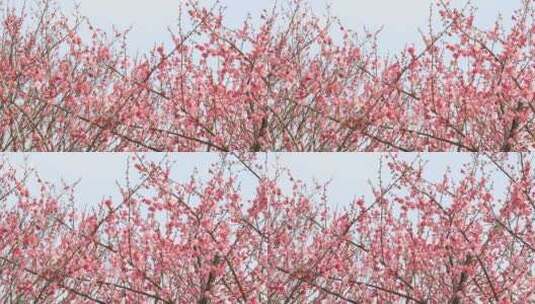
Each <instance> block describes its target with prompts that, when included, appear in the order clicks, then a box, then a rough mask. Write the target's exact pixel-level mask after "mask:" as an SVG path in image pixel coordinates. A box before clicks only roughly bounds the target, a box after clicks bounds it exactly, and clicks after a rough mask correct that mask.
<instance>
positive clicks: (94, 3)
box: [58, 0, 521, 53]
mask: <svg viewBox="0 0 535 304" xmlns="http://www.w3.org/2000/svg"><path fill="white" fill-rule="evenodd" d="M58 1H59V2H60V3H61V5H62V6H63V7H65V11H67V12H68V11H69V10H70V9H71V8H72V6H73V5H72V4H73V3H74V2H75V0H58ZM76 2H78V3H80V5H81V6H80V7H81V12H82V14H84V15H86V16H88V17H90V18H91V20H93V22H94V24H95V25H97V26H99V27H102V28H104V29H110V28H111V26H112V25H115V26H118V27H119V28H123V29H124V28H127V27H129V26H132V27H133V30H132V32H131V35H130V46H129V47H130V49H129V50H130V51H131V52H133V53H134V52H136V51H144V50H146V49H148V48H150V47H151V46H153V45H154V44H155V43H157V42H162V41H169V39H168V34H167V31H166V28H167V27H168V26H173V25H174V24H176V20H177V16H178V10H177V7H178V5H177V3H179V0H77V1H76ZM201 2H204V3H212V0H202V1H201ZM279 2H280V1H279ZM310 2H311V3H312V5H313V7H314V9H315V10H316V12H318V13H320V14H321V13H322V11H323V10H324V8H325V5H326V4H327V3H332V12H333V13H334V15H336V16H339V17H340V18H341V19H342V21H343V22H344V24H346V25H347V26H348V27H350V28H352V29H356V30H360V29H362V28H363V27H364V26H366V27H368V28H370V29H378V28H379V27H381V26H384V30H383V34H382V36H381V37H382V38H381V46H382V49H383V51H390V52H395V51H396V50H399V49H400V48H402V47H403V46H404V45H405V44H406V43H407V42H414V41H418V38H419V35H418V31H417V29H418V28H423V29H426V24H427V20H428V16H429V7H430V5H431V4H432V3H433V2H434V1H432V0H403V1H400V0H333V1H327V0H311V1H310ZM452 2H454V3H456V5H459V6H462V5H463V4H464V3H466V1H465V0H453V1H452ZM221 3H223V4H224V5H225V6H226V7H227V15H226V17H227V19H226V21H227V23H228V24H231V25H232V24H233V25H236V24H239V23H240V21H241V20H243V18H244V17H245V16H246V15H247V13H251V14H252V16H258V14H259V12H260V11H261V9H263V8H269V7H270V6H272V4H273V3H274V0H252V1H246V0H222V1H221ZM472 3H473V4H474V5H475V6H476V7H478V19H477V20H476V22H477V23H478V24H480V25H487V26H488V25H490V24H492V23H493V22H494V21H495V20H496V18H497V17H498V15H499V14H500V13H501V14H503V16H505V17H507V18H509V17H510V15H511V13H512V12H513V10H515V9H517V8H518V7H519V5H520V3H521V0H473V1H472Z"/></svg>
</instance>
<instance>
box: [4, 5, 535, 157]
mask: <svg viewBox="0 0 535 304" xmlns="http://www.w3.org/2000/svg"><path fill="white" fill-rule="evenodd" d="M518 2H519V3H520V6H519V9H518V10H517V11H516V12H515V13H514V15H513V16H510V18H511V24H512V25H511V26H510V27H504V26H502V25H501V22H496V24H495V25H494V26H492V27H490V28H479V27H477V26H476V24H477V14H476V10H475V8H472V7H470V6H466V7H464V8H457V7H455V6H453V5H451V4H449V2H448V1H445V0H439V1H437V2H436V4H435V5H434V11H435V12H438V16H437V17H438V18H440V20H441V21H442V26H440V28H434V27H433V26H431V24H432V22H431V21H430V22H429V24H430V25H429V30H428V31H426V32H422V33H421V36H422V41H423V43H422V45H423V46H422V47H416V46H415V45H418V43H416V42H407V47H406V48H405V49H404V50H403V51H402V52H400V53H399V54H393V55H390V56H386V55H381V52H380V49H381V48H380V46H379V45H378V43H377V39H376V37H377V34H378V33H373V32H369V33H368V32H364V33H356V32H353V31H351V30H349V29H347V28H345V27H344V26H343V24H341V22H339V21H338V20H337V19H336V16H332V15H327V17H325V18H323V17H319V16H318V15H316V14H315V13H314V12H313V11H312V10H311V9H310V8H309V6H308V5H307V2H306V1H305V0H292V1H286V2H285V3H284V4H283V5H275V6H274V7H273V8H272V9H270V10H265V11H263V12H262V13H261V14H260V16H258V17H250V18H248V19H246V20H244V21H243V23H242V25H240V26H237V27H229V26H227V25H226V24H227V22H226V19H225V11H224V9H223V8H222V7H221V6H220V5H218V4H217V3H216V4H215V5H214V6H213V7H204V6H203V5H201V4H199V3H198V1H195V0H186V1H181V2H180V6H179V8H180V9H179V11H178V14H179V16H180V18H179V19H180V22H179V24H178V25H176V26H175V27H172V28H170V30H169V31H170V38H171V43H170V45H171V47H167V48H166V47H164V46H163V44H161V45H160V44H159V45H157V46H156V47H154V48H153V49H152V50H150V51H149V52H147V53H146V54H143V55H141V56H139V57H136V58H132V57H130V56H128V54H127V52H126V51H125V49H126V44H127V40H126V38H125V36H126V33H125V32H114V33H107V34H106V33H104V32H103V31H100V30H97V29H95V28H94V27H92V26H87V25H85V24H86V23H88V22H86V21H87V20H86V19H85V18H83V17H81V16H79V15H76V16H75V17H67V16H65V15H64V14H62V13H61V10H60V9H59V8H58V6H57V5H56V4H55V3H54V1H53V0H35V1H31V2H29V3H30V4H29V5H27V6H25V7H24V8H23V9H14V8H12V7H9V6H3V9H2V24H1V26H0V28H1V30H0V71H1V73H0V113H1V114H2V115H1V116H0V150H6V151H149V150H153V151H202V150H205V151H206V150H208V151H242V152H243V151H523V150H532V149H533V148H534V142H535V140H534V134H533V132H534V131H533V130H534V126H533V117H534V114H535V112H534V105H533V103H534V98H535V94H534V93H535V91H534V76H533V75H535V71H534V69H535V65H534V61H533V58H535V56H534V47H533V46H534V45H535V44H534V43H533V35H534V33H535V25H534V22H533V20H534V3H535V2H534V1H533V0H522V1H518ZM435 14H436V13H435ZM433 24H434V23H433ZM84 28H88V31H89V33H90V34H89V35H83V34H82V32H83V30H82V29H84ZM85 36H89V37H85Z"/></svg>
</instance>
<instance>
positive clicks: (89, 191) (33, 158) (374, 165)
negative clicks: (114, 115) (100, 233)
mask: <svg viewBox="0 0 535 304" xmlns="http://www.w3.org/2000/svg"><path fill="white" fill-rule="evenodd" d="M4 155H5V156H6V157H7V159H8V161H9V162H10V163H12V164H15V165H17V166H22V165H23V164H24V163H25V159H26V158H27V161H28V164H29V165H30V166H31V167H34V168H35V169H37V172H39V174H40V176H41V177H42V178H43V179H44V180H47V181H50V182H53V183H59V182H60V181H61V180H62V179H63V180H65V181H66V182H74V181H76V180H78V179H81V182H80V183H79V185H78V188H77V190H78V191H77V192H76V194H77V199H78V202H79V203H80V204H81V205H84V206H90V205H93V204H94V203H95V202H98V201H100V200H101V199H103V198H106V197H108V196H109V195H111V196H112V197H113V198H118V197H119V196H118V192H117V186H116V182H119V183H120V184H124V177H125V172H126V171H125V170H126V164H127V158H128V157H129V155H131V154H128V153H30V154H23V153H6V154H4ZM146 155H147V157H148V158H149V159H152V160H160V159H161V158H162V157H164V156H165V154H158V153H149V154H146ZM380 156H381V154H379V153H270V154H268V155H267V159H268V163H270V164H271V165H274V164H275V162H277V161H278V162H279V163H280V164H281V165H283V166H287V167H288V168H289V169H290V170H291V171H292V173H293V174H294V177H296V178H300V179H302V180H304V181H307V182H312V181H313V180H317V181H319V182H326V181H329V180H331V181H332V182H331V184H330V187H329V198H330V203H331V204H332V205H334V206H344V205H347V204H348V203H349V202H350V201H352V200H353V199H354V198H356V197H360V196H366V197H367V196H369V195H370V188H369V186H368V181H372V182H373V183H376V182H377V174H378V168H379V160H380ZM401 156H402V157H403V158H406V159H413V158H414V157H415V156H416V154H401ZM265 157H266V155H265V154H262V155H260V158H261V159H264V158H265ZM167 158H168V160H170V161H172V162H173V163H174V167H173V168H174V170H173V172H172V174H173V175H172V176H173V178H174V179H175V180H184V181H185V180H187V179H188V178H189V177H190V176H191V174H192V172H193V170H194V168H197V169H198V170H199V173H200V174H201V176H206V172H207V169H208V167H209V165H210V164H212V163H214V162H216V161H218V160H219V155H218V154H217V153H171V154H168V155H167ZM423 159H424V160H426V161H428V162H429V163H428V166H427V170H426V171H425V173H426V177H428V178H431V179H439V178H441V177H442V175H443V173H444V172H445V170H446V169H447V168H448V167H451V168H452V169H453V172H456V171H457V170H458V169H459V168H460V167H461V165H462V164H463V163H465V162H467V161H470V160H471V155H470V154H462V153H428V154H423ZM240 177H241V178H240V182H241V183H242V190H243V191H244V193H245V195H246V196H247V195H252V194H253V193H254V190H255V185H256V179H255V178H254V177H253V176H252V175H251V174H249V173H243V174H241V175H240Z"/></svg>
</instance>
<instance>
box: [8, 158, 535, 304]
mask: <svg viewBox="0 0 535 304" xmlns="http://www.w3.org/2000/svg"><path fill="white" fill-rule="evenodd" d="M528 158H529V156H528V155H524V154H517V155H512V154H511V155H488V156H484V155H477V156H474V160H473V161H472V162H469V163H466V164H465V165H464V166H463V167H462V169H460V171H459V172H456V173H455V172H451V171H446V172H444V175H443V177H442V178H438V179H427V178H426V175H428V173H429V172H428V171H427V169H426V167H425V163H424V162H422V161H420V159H418V158H416V159H415V160H413V161H407V160H404V159H402V158H398V156H396V155H390V156H387V159H386V162H385V165H381V171H380V173H381V174H380V178H379V180H378V181H377V182H375V183H373V184H372V188H373V195H372V196H370V197H361V198H358V199H355V200H354V201H353V202H351V203H350V204H347V205H345V206H344V207H343V208H339V207H335V206H334V202H332V201H330V199H329V196H328V194H327V187H328V186H327V185H325V184H309V183H305V182H303V181H300V180H299V179H298V178H296V177H292V176H293V175H292V172H290V171H289V170H288V169H284V168H280V167H279V168H277V170H258V169H257V168H258V167H257V165H258V163H257V162H255V161H254V160H253V161H252V165H251V166H250V167H249V168H254V170H257V171H256V175H257V176H258V179H257V178H256V177H254V176H253V175H249V177H250V178H254V179H256V181H257V185H256V192H255V193H254V194H252V195H251V196H250V197H246V196H247V195H245V194H244V193H243V191H242V190H241V189H240V179H241V178H243V176H242V175H240V174H238V173H237V171H236V167H235V166H236V164H233V162H232V161H230V160H228V159H222V160H221V161H220V162H218V163H216V164H214V166H213V167H212V169H211V170H210V173H209V176H207V177H205V178H202V177H200V176H196V175H192V177H191V179H190V180H187V181H181V182H179V181H174V180H173V179H172V177H171V176H172V175H173V174H172V168H171V167H170V166H167V165H165V164H162V163H151V162H149V161H147V160H145V159H144V158H143V156H142V155H140V156H138V158H137V160H135V168H136V170H137V172H138V173H139V174H140V177H141V178H140V181H139V182H136V183H132V182H128V183H126V185H125V186H123V187H121V188H120V190H121V194H122V199H120V200H111V199H106V200H104V201H102V202H100V203H98V204H97V206H96V207H95V208H94V209H92V210H85V211H82V210H81V209H80V208H79V207H75V205H76V202H75V201H74V199H73V197H74V196H73V193H75V191H76V190H75V188H74V187H72V186H61V187H57V186H55V185H53V184H49V183H46V182H44V181H40V185H41V186H40V189H39V190H36V191H34V190H31V189H28V187H27V185H28V180H29V179H30V178H31V176H32V174H35V173H32V172H31V171H26V172H25V173H24V172H21V171H17V170H16V169H14V168H13V167H11V166H10V165H9V163H8V162H7V161H6V160H4V161H3V162H2V167H1V173H2V174H1V175H0V182H1V185H2V188H1V189H2V192H1V193H0V194H1V195H2V197H1V198H2V209H1V210H2V211H0V236H1V237H0V290H1V292H0V297H1V298H2V300H3V301H4V302H6V303H21V302H32V303H34V302H35V303H41V302H43V303H64V302H69V303H116V302H117V303H123V302H124V303H303V302H306V303H309V302H310V303H320V302H328V303H470V302H473V303H531V302H533V301H534V300H535V268H534V265H535V264H534V262H535V261H534V259H535V238H534V236H535V233H534V231H533V229H534V228H533V224H534V222H535V218H534V217H535V204H534V201H533V197H534V190H533V189H534V183H535V179H534V177H533V174H534V169H533V167H532V166H533V160H532V159H528ZM494 181H498V182H501V183H502V185H501V186H503V189H501V190H505V192H504V193H501V190H498V189H497V188H494V186H493V182H494ZM288 183H289V187H286V186H288Z"/></svg>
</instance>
